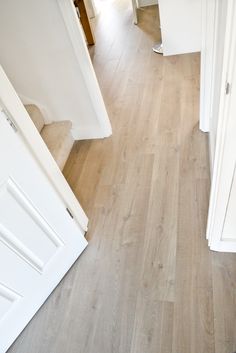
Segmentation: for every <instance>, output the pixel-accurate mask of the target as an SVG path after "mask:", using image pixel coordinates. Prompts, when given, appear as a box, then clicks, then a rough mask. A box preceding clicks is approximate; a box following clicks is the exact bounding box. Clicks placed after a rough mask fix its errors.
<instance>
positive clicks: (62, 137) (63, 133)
mask: <svg viewBox="0 0 236 353" xmlns="http://www.w3.org/2000/svg"><path fill="white" fill-rule="evenodd" d="M71 127H72V123H71V121H60V122H54V123H52V124H49V125H45V126H44V127H43V129H42V131H41V136H42V138H43V140H44V142H45V143H46V145H47V147H48V149H49V151H50V152H51V154H52V156H53V157H54V159H55V161H56V162H57V164H58V166H59V168H60V169H61V170H62V169H63V168H64V165H65V163H66V161H67V158H68V156H69V154H70V151H71V149H72V146H73V144H74V139H73V137H72V135H71Z"/></svg>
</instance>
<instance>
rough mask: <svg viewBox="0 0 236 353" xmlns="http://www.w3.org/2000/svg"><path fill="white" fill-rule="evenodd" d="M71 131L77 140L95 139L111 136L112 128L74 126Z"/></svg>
mask: <svg viewBox="0 0 236 353" xmlns="http://www.w3.org/2000/svg"><path fill="white" fill-rule="evenodd" d="M71 133H72V136H73V138H74V139H75V140H91V139H92V140H94V139H102V138H105V137H109V136H111V135H112V130H111V129H99V128H97V129H94V127H93V128H91V126H88V127H84V128H72V130H71Z"/></svg>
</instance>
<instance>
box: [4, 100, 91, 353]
mask: <svg viewBox="0 0 236 353" xmlns="http://www.w3.org/2000/svg"><path fill="white" fill-rule="evenodd" d="M8 118H9V113H8V112H6V110H4V109H3V107H0V161H1V168H0V352H1V353H3V352H5V351H6V350H7V348H8V347H9V346H10V345H11V343H12V342H13V341H14V340H15V338H16V337H17V336H18V335H19V333H20V332H21V331H22V329H23V328H24V327H25V326H26V324H27V323H28V322H29V320H30V319H31V318H32V316H33V315H34V314H35V312H36V311H37V310H38V309H39V307H40V306H41V305H42V304H43V302H44V301H45V299H46V298H47V297H48V295H49V294H50V293H51V292H52V290H53V289H54V288H55V286H56V285H57V284H58V282H59V281H60V280H61V278H62V277H63V276H64V275H65V273H66V272H67V271H68V269H69V268H70V267H71V265H72V264H73V263H74V261H75V260H76V259H77V258H78V256H79V255H80V254H81V252H82V251H83V250H84V249H85V247H86V245H87V241H86V240H85V238H84V231H82V229H81V228H80V226H79V225H78V224H77V223H76V221H75V220H74V219H72V217H71V216H70V215H69V213H68V212H67V210H66V206H65V205H64V202H63V201H62V199H61V198H60V196H59V195H58V193H57V192H56V190H55V189H54V187H53V185H52V183H51V182H50V180H49V179H48V177H47V176H46V175H45V173H44V172H43V170H42V169H41V166H40V165H39V164H38V162H37V160H36V159H35V158H34V156H33V154H31V151H30V149H29V148H28V147H27V145H26V144H25V143H24V139H23V136H22V135H21V132H20V130H18V131H15V129H14V128H13V127H11V126H10V122H9V121H8ZM10 118H11V117H10Z"/></svg>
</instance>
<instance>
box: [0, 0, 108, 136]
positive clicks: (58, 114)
mask: <svg viewBox="0 0 236 353" xmlns="http://www.w3.org/2000/svg"><path fill="white" fill-rule="evenodd" d="M62 11H63V13H64V14H65V15H66V16H67V20H66V21H65V19H64V18H63V16H62ZM78 23H79V22H78V19H77V17H76V13H75V10H74V7H73V3H72V1H71V0H69V1H68V0H58V1H56V0H54V1H52V0H40V1H38V0H37V1H36V0H21V1H15V0H8V1H2V2H0V63H1V65H2V66H3V68H4V70H5V72H6V74H7V75H8V77H9V79H10V80H11V82H12V84H13V85H14V87H15V89H16V91H17V93H18V94H19V95H20V97H22V99H23V100H24V102H26V103H29V102H33V103H36V104H37V105H38V106H39V107H40V108H41V109H42V110H43V113H44V114H45V118H46V121H47V122H50V121H56V120H71V121H72V123H73V135H74V137H75V138H77V139H83V138H85V139H86V138H96V137H105V136H108V135H110V134H111V127H110V123H109V120H108V116H107V113H106V109H105V106H104V103H103V100H102V97H101V93H100V90H99V87H98V84H97V80H96V77H95V74H94V71H93V67H92V64H91V61H90V58H89V55H88V52H87V48H86V45H85V42H84V38H83V35H82V31H81V28H80V26H79V25H78ZM72 37H73V38H72Z"/></svg>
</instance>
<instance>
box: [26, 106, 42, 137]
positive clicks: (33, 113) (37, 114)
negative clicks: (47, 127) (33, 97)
mask: <svg viewBox="0 0 236 353" xmlns="http://www.w3.org/2000/svg"><path fill="white" fill-rule="evenodd" d="M25 109H26V110H27V113H28V114H29V116H30V118H31V120H32V121H33V123H34V125H35V127H36V128H37V130H38V132H39V133H40V132H41V131H42V129H43V127H44V124H45V122H44V118H43V115H42V113H41V111H40V109H39V108H38V107H37V106H36V105H34V104H26V105H25Z"/></svg>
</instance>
